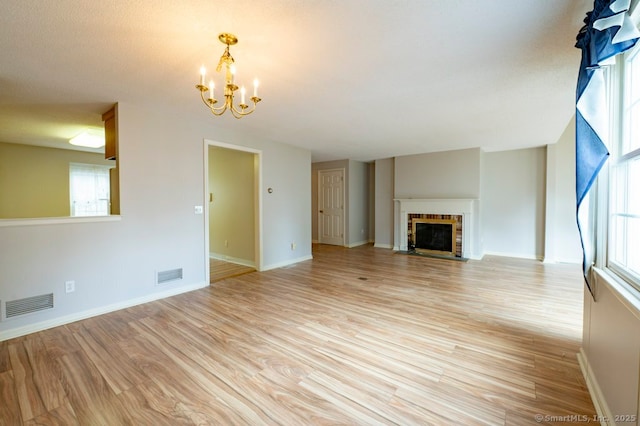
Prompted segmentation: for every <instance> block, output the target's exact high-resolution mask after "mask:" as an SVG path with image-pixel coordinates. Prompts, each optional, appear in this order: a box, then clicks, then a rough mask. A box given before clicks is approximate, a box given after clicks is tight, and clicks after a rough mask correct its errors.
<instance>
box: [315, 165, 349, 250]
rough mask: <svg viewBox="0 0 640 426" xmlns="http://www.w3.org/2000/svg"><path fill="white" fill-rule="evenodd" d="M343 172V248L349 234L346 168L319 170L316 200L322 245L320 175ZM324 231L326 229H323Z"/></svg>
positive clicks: (319, 236)
mask: <svg viewBox="0 0 640 426" xmlns="http://www.w3.org/2000/svg"><path fill="white" fill-rule="evenodd" d="M338 171H339V172H342V246H343V247H344V246H345V244H346V243H345V241H346V233H347V222H346V219H345V215H346V214H347V212H346V199H347V191H346V186H345V177H346V174H347V172H346V169H345V168H344V167H336V168H333V169H319V170H318V194H317V199H316V205H317V209H318V211H317V212H316V213H317V214H318V220H317V223H318V229H317V231H318V243H320V244H322V241H321V239H322V238H321V236H322V233H321V232H320V231H321V229H320V228H321V227H322V216H321V215H322V213H320V197H322V179H321V178H320V174H321V173H324V172H338ZM323 229H324V228H323Z"/></svg>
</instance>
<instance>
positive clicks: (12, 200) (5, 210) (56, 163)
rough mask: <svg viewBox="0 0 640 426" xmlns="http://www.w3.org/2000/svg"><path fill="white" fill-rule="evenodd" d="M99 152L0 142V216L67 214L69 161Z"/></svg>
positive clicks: (92, 158) (87, 159)
mask: <svg viewBox="0 0 640 426" xmlns="http://www.w3.org/2000/svg"><path fill="white" fill-rule="evenodd" d="M72 162H73V163H87V164H104V165H114V162H113V161H108V160H105V159H104V157H103V155H102V154H95V153H91V152H82V151H73V150H66V149H55V148H45V147H37V146H30V145H19V144H11V143H2V142H0V219H10V218H29V217H61V216H69V214H70V213H69V163H72Z"/></svg>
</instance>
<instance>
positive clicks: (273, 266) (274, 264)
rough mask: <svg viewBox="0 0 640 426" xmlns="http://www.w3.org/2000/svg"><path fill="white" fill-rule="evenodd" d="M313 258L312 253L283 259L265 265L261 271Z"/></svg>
mask: <svg viewBox="0 0 640 426" xmlns="http://www.w3.org/2000/svg"><path fill="white" fill-rule="evenodd" d="M311 259H313V256H312V255H307V256H303V257H299V258H297V259H290V260H285V261H284V262H278V263H273V264H271V265H266V266H264V267H263V268H262V272H264V271H268V270H270V269H276V268H283V267H285V266H289V265H293V264H294V263H298V262H304V261H305V260H311Z"/></svg>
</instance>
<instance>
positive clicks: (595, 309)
mask: <svg viewBox="0 0 640 426" xmlns="http://www.w3.org/2000/svg"><path fill="white" fill-rule="evenodd" d="M595 279H596V281H595V288H596V301H594V300H593V298H592V297H591V294H590V293H589V291H588V290H587V289H586V286H585V292H584V321H583V338H582V350H581V352H580V361H581V366H582V368H583V373H585V379H586V380H587V384H588V386H589V391H590V393H591V396H592V399H593V400H594V404H596V405H597V406H600V407H601V409H602V411H603V415H605V416H607V417H609V418H610V419H613V418H614V416H615V415H632V416H636V417H635V418H636V421H633V422H629V423H623V422H622V421H620V422H619V423H618V424H638V421H637V419H638V418H640V417H638V416H640V385H639V379H640V333H638V330H640V300H638V298H637V294H631V293H629V292H628V291H626V290H625V289H624V288H622V287H621V286H620V285H618V284H616V283H615V281H613V280H611V279H608V278H607V277H606V275H603V274H600V273H596V274H595ZM610 424H614V423H610Z"/></svg>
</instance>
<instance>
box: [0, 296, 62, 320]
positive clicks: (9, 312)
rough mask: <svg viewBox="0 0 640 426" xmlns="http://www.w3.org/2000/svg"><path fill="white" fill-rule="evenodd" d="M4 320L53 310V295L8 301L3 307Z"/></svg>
mask: <svg viewBox="0 0 640 426" xmlns="http://www.w3.org/2000/svg"><path fill="white" fill-rule="evenodd" d="M4 307H5V310H4V312H5V318H6V319H9V318H15V317H19V316H21V315H26V314H30V313H32V312H38V311H43V310H45V309H51V308H53V293H49V294H43V295H40V296H33V297H25V298H24V299H17V300H9V301H7V303H6V304H5V305H4Z"/></svg>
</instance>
